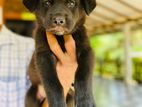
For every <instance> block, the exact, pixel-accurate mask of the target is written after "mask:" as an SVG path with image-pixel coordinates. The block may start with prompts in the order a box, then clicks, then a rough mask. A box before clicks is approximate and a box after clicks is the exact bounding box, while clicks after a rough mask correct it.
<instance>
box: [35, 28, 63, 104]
mask: <svg viewBox="0 0 142 107" xmlns="http://www.w3.org/2000/svg"><path fill="white" fill-rule="evenodd" d="M44 31H45V30H43V31H42V29H39V30H38V32H37V35H36V38H35V40H36V51H35V59H36V60H35V61H36V62H35V65H36V69H37V71H38V73H39V75H40V79H41V81H42V83H43V86H44V89H45V92H46V96H47V99H48V104H49V107H66V103H65V100H64V94H63V87H62V85H61V84H60V82H59V79H58V76H57V73H56V58H55V56H54V55H53V53H52V52H51V51H50V49H49V45H48V44H47V39H46V34H45V32H44Z"/></svg>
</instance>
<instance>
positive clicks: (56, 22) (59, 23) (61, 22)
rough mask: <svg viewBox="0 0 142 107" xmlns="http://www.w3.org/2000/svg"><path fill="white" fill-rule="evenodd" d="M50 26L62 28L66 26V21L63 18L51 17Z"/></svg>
mask: <svg viewBox="0 0 142 107" xmlns="http://www.w3.org/2000/svg"><path fill="white" fill-rule="evenodd" d="M52 24H53V25H54V26H64V25H65V24H66V19H65V17H64V16H54V17H52Z"/></svg>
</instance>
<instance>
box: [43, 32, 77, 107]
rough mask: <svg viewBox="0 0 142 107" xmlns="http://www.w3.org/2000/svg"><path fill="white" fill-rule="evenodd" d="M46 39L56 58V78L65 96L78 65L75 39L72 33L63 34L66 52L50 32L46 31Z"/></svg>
mask: <svg viewBox="0 0 142 107" xmlns="http://www.w3.org/2000/svg"><path fill="white" fill-rule="evenodd" d="M46 35H47V36H48V37H47V41H48V43H49V46H50V49H51V50H52V52H53V53H54V54H55V56H56V57H57V58H58V62H57V66H56V70H57V75H58V78H59V80H60V82H61V84H62V86H63V89H64V96H65V97H66V96H67V93H68V91H69V89H70V87H71V84H72V83H73V81H74V77H75V72H76V70H77V67H78V63H77V59H76V46H75V41H74V39H73V37H72V35H64V41H65V48H66V52H65V53H64V52H63V51H62V49H61V47H60V45H59V44H58V41H57V40H56V37H55V36H54V35H53V34H51V33H50V32H46ZM47 105H48V104H47V101H46V102H44V104H43V107H47Z"/></svg>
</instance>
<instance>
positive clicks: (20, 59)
mask: <svg viewBox="0 0 142 107" xmlns="http://www.w3.org/2000/svg"><path fill="white" fill-rule="evenodd" d="M33 51H34V40H33V39H31V38H26V37H22V36H20V35H17V34H15V33H13V32H11V31H9V30H8V29H7V28H6V27H5V26H3V27H2V29H1V31H0V107H24V100H25V93H26V91H27V89H28V88H29V86H30V82H29V79H28V76H27V70H28V65H29V63H30V60H31V56H32V53H33Z"/></svg>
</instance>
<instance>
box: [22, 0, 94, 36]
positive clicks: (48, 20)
mask: <svg viewBox="0 0 142 107" xmlns="http://www.w3.org/2000/svg"><path fill="white" fill-rule="evenodd" d="M23 3H24V5H25V6H26V7H27V8H28V9H29V10H30V11H31V12H34V13H35V15H36V17H37V20H38V22H39V23H40V25H41V26H43V27H44V28H45V29H47V30H48V31H49V32H52V33H53V34H56V35H64V34H69V33H72V32H73V31H74V30H75V28H76V27H77V26H79V24H83V23H84V21H81V20H83V19H84V17H85V13H86V14H87V15H89V14H90V13H91V12H92V11H93V9H94V8H95V6H96V0H23Z"/></svg>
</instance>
